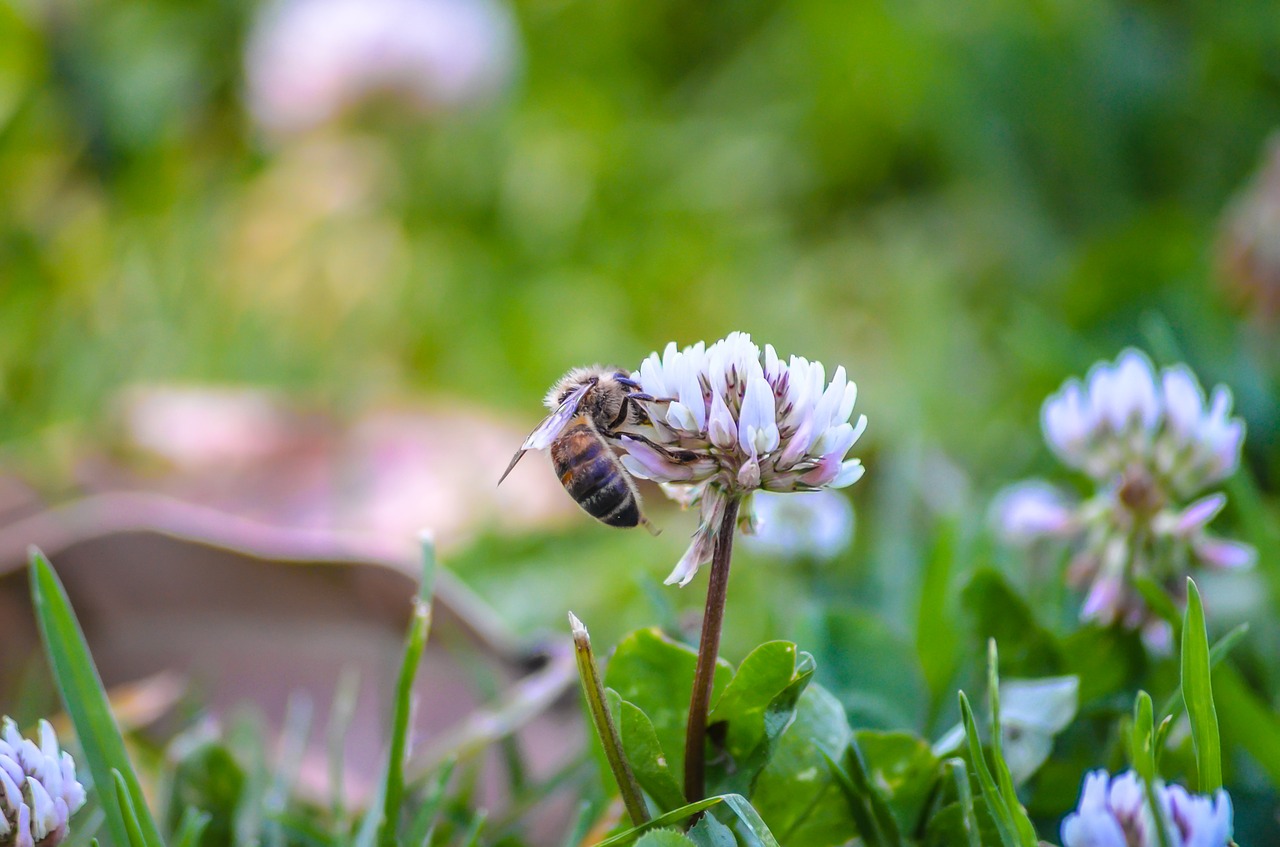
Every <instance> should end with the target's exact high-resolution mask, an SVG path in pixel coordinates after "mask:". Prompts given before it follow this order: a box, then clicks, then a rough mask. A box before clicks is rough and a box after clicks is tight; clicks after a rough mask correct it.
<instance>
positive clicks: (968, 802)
mask: <svg viewBox="0 0 1280 847" xmlns="http://www.w3.org/2000/svg"><path fill="white" fill-rule="evenodd" d="M945 766H946V769H947V770H948V771H949V772H950V773H951V779H952V781H954V782H955V784H956V802H958V803H959V804H960V811H961V812H962V813H963V816H964V834H965V836H966V839H967V841H968V845H969V847H982V840H981V837H980V836H979V834H978V814H977V812H975V811H974V809H973V789H971V788H970V787H969V771H968V770H967V769H966V768H965V766H964V760H963V759H948V760H947V761H946V763H945Z"/></svg>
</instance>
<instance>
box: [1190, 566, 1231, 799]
mask: <svg viewBox="0 0 1280 847" xmlns="http://www.w3.org/2000/svg"><path fill="white" fill-rule="evenodd" d="M1210 672H1211V666H1210V660H1209V635H1208V632H1207V630H1206V628H1205V621H1204V604H1203V603H1202V602H1201V600H1200V590H1199V589H1198V588H1196V584H1195V581H1194V580H1192V579H1191V577H1187V611H1186V617H1185V618H1184V619H1183V624H1182V700H1183V702H1184V703H1186V706H1187V717H1188V718H1190V719H1191V740H1192V741H1193V742H1194V744H1195V748H1196V772H1197V774H1198V776H1199V779H1198V785H1197V787H1198V789H1199V790H1200V792H1201V793H1202V794H1213V793H1214V792H1215V791H1217V790H1218V789H1219V788H1221V787H1222V746H1221V741H1220V740H1219V737H1218V713H1217V710H1216V709H1215V708H1214V705H1213V683H1212V679H1211V676H1210Z"/></svg>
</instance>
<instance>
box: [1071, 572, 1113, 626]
mask: <svg viewBox="0 0 1280 847" xmlns="http://www.w3.org/2000/svg"><path fill="white" fill-rule="evenodd" d="M1119 604H1120V581H1119V580H1118V579H1115V578H1113V577H1106V576H1104V577H1100V578H1099V579H1096V580H1094V583H1093V585H1092V586H1090V588H1089V594H1088V596H1087V597H1085V600H1084V605H1083V606H1082V607H1081V608H1080V619H1081V620H1085V621H1088V620H1096V621H1097V622H1098V623H1100V624H1103V625H1106V624H1110V623H1112V622H1113V621H1115V619H1116V613H1117V612H1118V611H1119Z"/></svg>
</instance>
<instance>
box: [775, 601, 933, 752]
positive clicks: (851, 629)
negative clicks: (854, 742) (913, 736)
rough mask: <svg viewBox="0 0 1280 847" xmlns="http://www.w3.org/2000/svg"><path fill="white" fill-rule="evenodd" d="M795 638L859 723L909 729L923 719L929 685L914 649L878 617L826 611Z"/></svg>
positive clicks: (820, 679)
mask: <svg viewBox="0 0 1280 847" xmlns="http://www.w3.org/2000/svg"><path fill="white" fill-rule="evenodd" d="M796 640H797V641H799V642H800V643H803V644H805V645H806V646H807V647H808V648H809V649H811V650H812V651H813V656H814V659H815V660H816V663H817V666H818V670H817V677H816V679H817V681H818V682H821V683H822V684H823V685H824V686H825V687H826V688H827V690H828V691H830V692H831V693H832V694H834V695H835V696H836V697H838V698H839V699H840V702H841V703H842V704H843V705H844V708H845V711H846V712H847V713H848V715H849V719H850V720H851V721H853V722H854V723H855V724H857V725H858V726H862V727H868V728H874V729H909V728H911V727H914V726H917V725H919V724H920V723H921V722H922V721H924V719H925V717H926V715H925V713H926V711H927V709H926V703H927V700H928V697H927V694H928V689H927V688H926V686H925V682H924V676H923V672H922V671H921V670H920V666H919V662H918V658H917V655H916V650H915V649H914V648H913V647H912V645H911V644H910V643H908V642H907V641H906V640H905V639H904V638H903V637H902V636H901V635H900V634H899V633H897V632H895V631H893V630H892V629H890V628H889V627H888V626H887V625H886V624H885V622H884V621H883V620H881V619H880V618H878V617H877V616H875V615H872V614H869V613H866V612H862V611H857V610H851V609H827V610H825V611H823V612H821V613H820V614H816V615H812V616H809V617H808V618H807V619H806V620H805V622H804V626H803V627H802V629H801V631H800V633H799V634H798V636H797V639H796Z"/></svg>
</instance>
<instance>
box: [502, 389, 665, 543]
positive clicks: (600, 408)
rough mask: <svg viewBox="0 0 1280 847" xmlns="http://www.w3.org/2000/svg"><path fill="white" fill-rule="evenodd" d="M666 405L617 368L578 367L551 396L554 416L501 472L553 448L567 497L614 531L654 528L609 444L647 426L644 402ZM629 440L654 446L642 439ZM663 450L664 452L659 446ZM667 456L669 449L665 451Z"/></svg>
mask: <svg viewBox="0 0 1280 847" xmlns="http://www.w3.org/2000/svg"><path fill="white" fill-rule="evenodd" d="M645 401H648V402H667V401H666V400H664V399H662V398H655V397H653V396H652V395H649V394H646V393H644V392H643V391H641V390H640V383H638V382H636V381H635V380H634V379H632V378H631V376H630V374H628V373H627V372H626V371H623V370H618V369H617V368H605V367H599V366H596V367H591V368H575V369H574V370H571V371H569V372H568V373H567V374H565V375H564V376H563V377H562V378H561V379H560V381H559V382H557V383H556V384H555V385H554V386H552V388H551V390H550V391H549V392H548V393H547V397H546V401H545V402H546V405H547V407H548V408H550V409H552V412H551V414H549V415H547V417H545V418H543V420H542V423H540V424H538V426H537V427H536V428H535V429H534V430H533V432H531V433H530V434H529V437H528V438H526V439H525V441H524V444H523V445H522V446H521V447H520V449H519V450H517V451H516V454H515V456H513V457H512V459H511V464H509V465H507V469H506V471H504V472H503V474H502V479H499V480H498V484H499V485H501V484H502V480H503V479H506V478H507V474H509V473H511V470H512V468H514V467H515V466H516V463H517V462H519V461H520V457H521V456H523V455H524V454H525V451H526V450H541V449H543V448H546V447H550V448H551V463H552V465H553V466H554V467H555V471H556V476H558V477H560V483H561V485H563V486H564V488H565V491H568V492H569V496H570V497H572V498H573V499H574V501H575V502H576V503H577V504H578V505H579V506H581V507H582V508H583V510H584V511H585V512H586V513H587V514H589V515H591V516H592V517H593V518H595V519H596V520H598V521H600V522H601V523H605V524H608V525H609V526H616V527H633V526H637V525H639V524H644V525H645V526H646V527H649V528H650V531H652V525H651V524H650V523H649V521H648V519H646V518H645V517H644V515H643V514H641V512H640V492H639V491H637V490H636V483H635V480H634V479H632V478H631V474H629V473H627V470H626V468H624V467H623V466H622V462H621V461H619V460H618V456H617V455H616V454H615V453H614V452H613V449H612V447H611V445H610V444H609V441H610V440H617V439H619V438H621V433H620V432H619V430H621V429H622V428H623V427H626V426H636V425H643V424H646V423H648V422H649V413H648V412H647V411H646V410H645V408H644V406H642V405H641V403H642V402H645ZM627 435H628V437H632V438H636V439H637V440H640V441H644V442H646V443H648V444H650V445H652V446H654V447H658V445H655V444H653V442H651V441H649V440H648V439H646V438H643V437H642V436H638V435H633V434H632V433H627ZM658 449H662V448H658ZM663 452H664V453H667V452H668V451H666V450H663Z"/></svg>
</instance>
